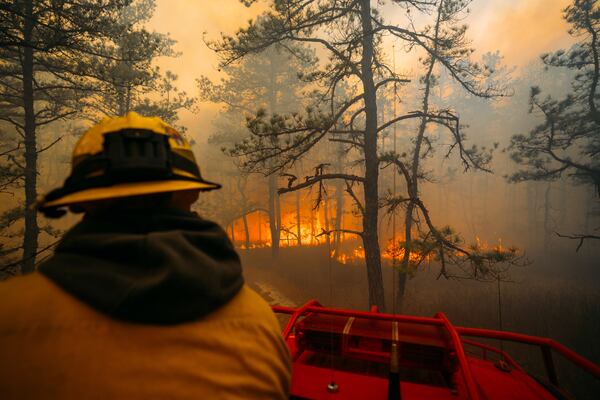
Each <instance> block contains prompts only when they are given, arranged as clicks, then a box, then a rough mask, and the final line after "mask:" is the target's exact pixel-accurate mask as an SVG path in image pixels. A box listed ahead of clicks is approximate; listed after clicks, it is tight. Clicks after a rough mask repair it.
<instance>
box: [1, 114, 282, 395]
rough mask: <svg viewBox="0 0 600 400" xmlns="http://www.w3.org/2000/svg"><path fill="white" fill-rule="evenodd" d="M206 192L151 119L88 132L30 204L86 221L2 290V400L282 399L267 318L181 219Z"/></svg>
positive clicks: (178, 147)
mask: <svg viewBox="0 0 600 400" xmlns="http://www.w3.org/2000/svg"><path fill="white" fill-rule="evenodd" d="M148 146H150V147H148ZM161 146H162V148H161ZM144 148H146V149H154V150H153V151H146V150H144ZM115 154H116V155H115ZM82 160H83V161H82ZM218 187H219V185H217V184H213V183H211V182H208V181H205V180H203V179H202V177H201V176H200V173H199V170H198V168H197V165H196V163H195V159H194V157H193V154H191V151H190V150H189V145H187V142H186V141H185V140H184V139H183V138H181V137H180V136H179V135H178V134H177V133H176V132H175V131H174V130H172V128H170V127H168V126H167V125H165V124H164V123H162V121H160V120H158V119H156V118H144V117H139V116H137V115H136V114H133V113H130V114H128V115H127V116H126V117H121V118H116V119H113V120H108V121H104V122H103V123H101V124H99V125H97V126H96V127H93V128H92V129H90V131H88V132H87V133H86V135H84V137H83V138H82V139H81V140H80V142H79V143H78V145H77V146H76V149H75V151H74V162H73V171H72V174H71V177H70V178H69V179H68V180H67V181H66V183H65V186H64V187H62V188H60V189H58V190H56V191H54V192H51V193H50V194H48V195H47V196H46V198H45V199H44V201H42V202H41V204H40V209H41V210H42V211H43V212H44V213H45V214H47V215H48V216H58V215H61V214H62V213H61V210H60V208H61V207H65V206H68V207H71V209H73V210H75V211H84V212H85V213H86V215H85V217H84V218H83V220H82V221H81V222H80V223H79V224H77V225H76V226H75V227H74V228H72V229H71V230H70V231H69V232H67V233H66V234H65V235H64V237H63V238H62V240H61V242H60V244H59V245H58V246H57V248H56V251H55V254H54V255H53V256H52V257H51V258H50V259H48V260H47V261H45V262H43V263H42V264H41V265H40V267H39V272H36V273H34V274H31V275H29V276H25V277H16V278H12V279H9V280H8V281H6V282H2V283H0V398H3V399H4V398H7V399H34V398H35V399H75V398H76V399H81V398H85V399H88V398H97V399H109V398H128V399H137V398H139V399H141V398H144V399H147V398H173V399H181V398H202V399H204V398H206V399H237V398H239V399H278V398H279V399H283V398H286V397H287V394H288V390H289V381H290V360H289V353H288V350H287V347H286V345H285V343H284V341H283V339H282V338H281V336H280V334H279V325H278V323H277V320H276V319H275V316H274V315H273V313H272V311H271V310H270V308H269V306H268V305H267V304H266V303H265V302H264V300H262V299H261V298H260V297H259V296H258V295H257V294H256V293H254V292H253V291H252V290H251V289H249V288H248V287H247V286H245V285H244V280H243V277H242V272H241V266H240V260H239V257H238V255H237V254H236V252H235V250H234V249H233V246H232V244H231V242H230V241H229V239H228V238H227V235H226V234H225V232H224V231H223V230H222V229H221V228H220V227H219V226H218V225H216V224H215V223H212V222H210V221H206V220H204V219H202V218H200V217H198V216H197V215H196V214H194V213H192V212H190V211H189V208H190V206H191V204H192V203H193V202H194V201H195V200H196V199H197V197H198V191H200V190H210V189H215V188H218Z"/></svg>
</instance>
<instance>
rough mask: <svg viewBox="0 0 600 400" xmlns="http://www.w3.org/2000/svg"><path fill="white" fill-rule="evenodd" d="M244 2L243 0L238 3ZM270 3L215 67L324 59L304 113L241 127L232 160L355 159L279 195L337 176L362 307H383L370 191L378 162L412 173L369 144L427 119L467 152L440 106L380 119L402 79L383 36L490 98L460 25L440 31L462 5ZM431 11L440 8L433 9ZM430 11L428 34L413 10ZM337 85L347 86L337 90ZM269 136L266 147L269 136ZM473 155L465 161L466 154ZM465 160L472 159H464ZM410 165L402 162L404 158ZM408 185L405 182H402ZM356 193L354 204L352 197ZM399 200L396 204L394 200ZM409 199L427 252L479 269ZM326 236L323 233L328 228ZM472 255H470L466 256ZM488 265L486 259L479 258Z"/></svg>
mask: <svg viewBox="0 0 600 400" xmlns="http://www.w3.org/2000/svg"><path fill="white" fill-rule="evenodd" d="M243 2H244V3H246V4H248V5H249V4H251V3H254V1H252V0H245V1H243ZM372 3H373V2H371V1H370V0H340V1H320V0H286V1H283V0H276V1H274V2H273V4H272V7H271V9H270V10H269V11H268V12H267V13H265V14H264V15H263V17H262V18H261V23H260V24H257V23H254V22H252V21H251V22H250V23H249V24H248V26H247V27H245V28H243V29H240V30H239V31H238V32H237V33H236V34H235V35H234V36H223V37H222V38H221V40H219V41H217V42H214V43H212V47H213V48H214V49H215V50H216V51H217V52H218V54H219V55H220V56H221V57H222V66H226V65H230V64H232V63H235V62H236V61H238V60H240V59H241V58H243V57H245V56H247V55H249V54H253V53H258V52H261V51H263V50H264V49H266V48H268V47H270V46H274V45H280V46H287V45H288V44H289V43H302V44H308V45H311V46H314V47H315V48H317V54H325V55H326V57H327V61H326V62H324V63H321V64H320V65H319V66H318V67H317V68H315V70H314V71H313V72H311V73H310V74H305V75H303V76H302V77H303V79H305V80H306V81H307V83H309V84H312V85H313V86H314V87H315V88H316V89H315V92H314V94H313V97H312V100H313V104H312V105H311V106H310V107H308V108H306V110H305V111H304V112H297V113H291V114H287V115H271V116H269V115H267V114H265V113H259V114H257V115H256V117H254V118H252V119H251V120H250V121H249V122H248V128H249V129H250V131H251V133H252V136H251V137H250V138H249V139H248V140H245V141H243V142H241V143H238V145H237V146H236V148H235V154H236V155H238V156H239V157H241V158H242V159H243V162H244V163H245V164H246V166H248V167H249V168H260V169H264V170H266V171H267V172H269V173H276V172H278V171H281V170H282V169H284V168H287V167H289V166H291V165H292V164H294V163H295V162H296V161H298V160H299V159H301V158H302V157H303V156H304V155H305V154H307V153H308V152H309V151H311V150H312V149H314V148H315V147H318V144H319V142H321V141H323V140H329V141H332V142H337V143H343V144H344V145H345V146H346V148H347V151H348V152H349V153H352V154H354V156H355V161H356V162H354V163H353V164H352V165H353V166H351V167H350V168H349V169H346V170H343V171H342V170H337V171H330V170H329V166H328V165H327V164H322V165H319V166H317V167H316V168H315V169H314V174H313V175H311V176H307V177H305V178H304V179H303V180H300V179H298V178H297V177H290V180H289V184H288V186H287V187H285V188H282V189H280V190H279V193H280V194H282V193H287V192H292V191H296V190H300V189H303V188H309V187H312V186H314V185H317V186H318V187H319V189H320V190H322V188H323V184H324V182H326V181H329V180H342V181H343V182H344V184H345V188H346V191H347V193H348V194H349V196H350V197H351V198H352V199H353V201H354V204H355V208H356V210H357V212H358V213H359V214H360V215H361V217H362V229H361V230H347V229H341V230H342V231H343V232H345V233H350V234H355V235H357V236H359V237H360V238H361V239H362V242H363V247H364V249H365V260H366V267H367V278H368V286H369V303H370V304H375V305H377V306H378V307H379V308H380V309H384V290H383V280H382V270H381V251H380V244H379V237H378V229H377V228H378V221H379V219H378V215H379V212H380V207H381V206H382V203H383V202H382V199H381V198H380V194H379V175H380V172H379V170H380V168H381V167H382V166H383V165H385V164H393V165H394V166H396V167H397V168H398V169H399V171H400V172H401V173H402V175H403V176H407V175H406V172H407V171H408V169H410V168H411V166H410V164H407V160H403V159H402V158H401V157H400V156H399V155H398V154H394V153H392V154H380V153H379V151H378V138H379V136H380V135H381V134H382V132H383V131H384V129H386V128H388V127H390V126H391V125H393V124H396V123H398V122H400V121H405V120H419V119H421V121H423V119H425V122H426V123H439V124H441V125H444V126H447V127H448V128H449V129H451V131H452V132H453V138H454V140H455V141H456V146H455V147H457V148H458V149H459V151H460V152H461V155H463V156H464V157H466V158H467V159H468V157H469V152H468V151H467V150H468V149H465V148H463V146H462V139H463V136H462V134H461V133H460V131H459V130H458V128H459V124H458V119H457V117H456V115H453V114H452V113H451V112H449V111H448V110H433V109H428V108H427V107H426V108H425V109H422V110H419V111H416V112H411V113H409V114H406V115H402V116H396V117H395V118H390V119H388V120H386V121H381V120H380V119H379V113H378V110H377V98H378V96H380V95H381V93H382V92H383V91H384V90H386V88H389V87H390V86H391V85H394V84H404V83H406V82H408V81H409V80H408V79H407V78H406V77H404V76H401V75H399V74H397V73H396V71H394V70H393V68H391V66H390V65H389V63H388V62H387V61H386V58H385V55H384V51H383V40H384V37H385V36H389V37H391V38H393V39H394V40H396V41H398V42H400V43H401V44H403V47H404V48H407V49H409V50H410V49H413V48H418V49H420V50H421V51H423V52H424V54H425V57H427V58H428V59H429V60H432V61H434V62H435V63H437V65H439V67H440V68H444V69H446V70H447V71H448V73H449V75H451V76H452V77H453V78H454V79H455V80H456V81H457V82H458V83H459V84H460V85H461V86H462V87H463V88H464V89H466V90H467V91H468V92H470V93H472V94H474V95H481V94H484V95H488V96H492V95H494V94H495V93H492V92H491V91H493V88H488V89H486V88H484V87H483V86H482V83H483V81H484V79H485V75H486V72H489V71H487V70H486V69H485V67H484V66H482V65H480V64H477V63H474V62H472V61H470V59H469V56H470V54H471V52H472V51H471V50H470V49H469V47H468V42H467V41H466V38H465V30H466V28H464V27H455V26H449V27H446V28H442V27H441V24H442V19H443V18H444V17H443V16H444V15H450V14H452V13H453V12H454V11H453V10H457V9H461V8H462V7H463V5H464V3H465V2H463V1H457V0H448V1H433V0H391V1H389V2H381V1H379V2H376V3H375V4H372ZM384 3H388V5H390V6H393V7H399V8H400V9H404V10H405V11H406V13H407V16H408V17H407V19H406V20H405V21H403V24H404V25H400V24H396V23H394V24H391V23H387V22H386V21H385V20H384V18H383V16H382V15H381V13H380V9H381V7H382V6H383V5H384ZM436 10H439V12H437V13H436ZM417 13H418V14H422V15H425V16H429V15H438V16H440V15H441V16H440V17H438V22H435V21H434V23H435V25H433V26H437V32H435V28H432V27H428V28H425V29H417V28H416V27H415V24H414V23H413V20H412V17H410V16H411V15H413V14H417ZM343 85H345V86H347V87H349V88H350V90H344V91H342V90H340V88H341V87H342V86H343ZM274 137H275V138H278V139H279V140H278V141H277V143H276V144H273V141H272V138H274ZM473 157H474V155H473ZM467 161H468V162H471V161H472V160H467ZM408 162H410V161H408ZM407 181H408V180H407ZM361 197H362V198H361ZM400 202H402V203H404V204H406V201H405V200H398V199H397V200H396V203H400ZM408 203H409V204H412V205H413V207H416V208H418V209H419V210H420V212H421V213H422V215H423V216H425V220H426V221H427V226H428V227H429V230H430V232H431V235H432V237H434V238H435V243H436V244H437V245H438V246H437V247H436V248H437V249H438V250H439V255H440V256H441V257H442V262H444V256H454V255H455V253H456V252H458V251H462V253H461V254H463V256H465V257H467V258H469V257H470V258H471V259H472V260H474V261H475V262H474V263H473V264H472V266H473V267H474V268H473V270H472V273H473V274H475V275H477V274H483V273H485V270H486V268H485V265H484V264H485V263H483V262H481V257H483V256H482V255H481V254H479V253H478V254H473V253H471V252H469V251H467V250H464V249H462V248H461V247H459V243H458V242H457V241H456V240H454V239H455V237H454V236H455V235H452V234H451V233H450V232H447V231H443V230H439V229H436V228H435V225H434V224H433V222H432V221H431V218H430V217H429V214H428V212H427V209H426V208H425V205H424V203H423V201H421V199H420V198H419V197H418V193H414V190H413V191H412V192H411V193H409V198H408ZM328 233H329V232H328ZM471 256H472V257H471ZM488 259H489V258H488Z"/></svg>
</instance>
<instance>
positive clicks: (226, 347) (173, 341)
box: [0, 274, 290, 399]
mask: <svg viewBox="0 0 600 400" xmlns="http://www.w3.org/2000/svg"><path fill="white" fill-rule="evenodd" d="M279 332H280V328H279V324H278V323H277V320H276V318H275V316H274V315H273V313H272V311H271V310H270V308H269V306H268V305H267V304H266V303H265V302H264V301H263V300H262V299H261V298H260V296H258V295H257V294H256V293H255V292H253V291H252V290H251V289H249V288H248V287H246V286H244V287H243V288H242V290H240V292H239V293H238V294H237V295H236V296H235V297H234V298H233V299H232V300H231V301H230V302H229V303H227V304H226V305H225V306H223V307H221V308H220V309H218V310H217V311H215V312H213V313H212V314H210V315H208V316H206V317H204V318H202V319H200V320H198V321H195V322H191V323H185V324H180V325H173V326H151V325H140V324H132V323H127V322H122V321H116V320H113V319H111V318H108V317H107V316H105V315H103V314H100V313H98V312H96V311H95V310H94V309H92V308H91V307H89V306H87V305H86V304H84V303H82V302H80V301H78V300H76V299H75V298H73V297H72V296H70V295H69V294H67V293H65V292H64V291H63V290H61V289H60V288H58V287H57V286H55V285H54V284H53V283H52V282H50V281H49V280H48V279H46V278H45V277H43V276H42V275H40V274H31V275H29V276H26V277H19V278H13V279H10V280H8V281H6V282H2V283H0V393H1V394H2V397H3V398H11V399H30V398H39V399H44V398H45V399H54V398H56V399H59V398H60V399H73V398H77V399H80V398H89V399H106V398H129V399H138V398H139V399H142V398H144V399H148V398H161V399H162V398H166V399H183V398H196V399H197V398H201V399H209V398H210V399H213V398H214V399H279V398H280V399H283V398H287V395H288V390H289V380H290V360H289V353H288V350H287V347H286V345H285V343H284V342H283V340H282V338H281V336H280V334H279Z"/></svg>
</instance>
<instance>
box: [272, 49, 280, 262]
mask: <svg viewBox="0 0 600 400" xmlns="http://www.w3.org/2000/svg"><path fill="white" fill-rule="evenodd" d="M271 51H272V50H271ZM275 68H276V67H275V60H274V59H273V54H272V53H270V59H269V79H270V82H269V111H270V112H271V114H275V113H276V112H277V90H278V88H277V76H276V72H275ZM271 140H272V141H273V142H274V143H273V145H275V144H276V142H277V137H273V138H271ZM269 227H270V229H271V255H272V256H273V257H277V256H278V255H279V238H280V236H281V213H280V210H279V194H278V193H277V179H276V177H275V175H273V174H271V175H269Z"/></svg>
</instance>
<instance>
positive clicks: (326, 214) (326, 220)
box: [323, 191, 331, 257]
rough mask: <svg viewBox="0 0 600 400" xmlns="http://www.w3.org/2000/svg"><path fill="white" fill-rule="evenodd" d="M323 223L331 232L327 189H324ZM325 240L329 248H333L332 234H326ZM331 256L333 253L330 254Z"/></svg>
mask: <svg viewBox="0 0 600 400" xmlns="http://www.w3.org/2000/svg"><path fill="white" fill-rule="evenodd" d="M323 192H324V193H323V223H324V224H325V230H326V231H327V232H329V231H330V230H331V224H330V222H329V196H328V195H327V192H326V191H323ZM325 242H326V243H327V248H328V249H331V235H329V234H328V235H326V236H325ZM329 257H331V254H329Z"/></svg>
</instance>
